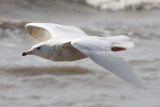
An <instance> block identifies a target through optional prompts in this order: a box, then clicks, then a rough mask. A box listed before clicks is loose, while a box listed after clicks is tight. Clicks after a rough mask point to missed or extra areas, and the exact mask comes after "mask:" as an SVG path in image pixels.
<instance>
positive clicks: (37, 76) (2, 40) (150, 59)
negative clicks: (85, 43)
mask: <svg viewBox="0 0 160 107" xmlns="http://www.w3.org/2000/svg"><path fill="white" fill-rule="evenodd" d="M8 7H10V8H8ZM159 17H160V12H159V10H158V9H157V10H143V11H117V12H111V11H101V10H97V9H94V8H92V7H89V6H88V5H86V4H85V3H84V2H81V1H76V2H73V1H72V0H62V1H59V0H57V1H56V0H53V1H51V0H46V1H43V0H39V1H38V0H37V1H36V0H35V1H34V2H33V1H30V0H26V1H18V0H13V1H10V0H2V1H0V50H1V52H0V59H1V60H0V89H1V91H0V106H5V107H51V106H54V107H124V106H125V107H135V106H136V107H159V106H160V102H159V100H160V91H159V90H160V86H159V80H160V74H159V71H160V67H159V65H160V56H159V53H160V49H159V47H160V42H159V41H160V36H159V35H160V30H159V29H160V18H159ZM27 22H51V23H59V24H66V25H73V26H77V27H80V28H81V29H83V30H84V31H86V32H87V33H88V34H90V35H97V36H115V35H119V34H126V35H128V36H130V37H131V38H132V39H133V41H135V44H136V47H135V48H134V49H130V50H128V51H126V52H122V53H119V54H122V56H123V57H124V58H126V60H128V61H129V62H130V64H132V66H133V67H134V71H135V72H136V73H137V75H138V76H139V77H140V78H141V79H142V80H143V83H144V85H146V87H147V88H148V89H147V90H141V89H139V88H137V87H135V86H132V85H130V84H128V83H127V82H125V81H123V80H121V79H120V78H118V77H116V76H114V75H113V74H112V73H110V72H108V71H106V70H104V69H103V68H101V67H100V66H98V65H96V64H95V63H94V62H92V61H90V60H89V59H84V60H80V61H75V62H58V63H57V62H52V61H48V60H45V59H42V58H39V57H36V56H27V57H22V56H21V54H22V52H23V51H24V50H27V49H29V48H30V47H31V46H32V45H33V44H35V42H34V41H33V40H32V38H30V37H29V36H28V35H27V34H26V32H25V30H24V25H25V23H27Z"/></svg>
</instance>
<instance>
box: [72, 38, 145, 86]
mask: <svg viewBox="0 0 160 107" xmlns="http://www.w3.org/2000/svg"><path fill="white" fill-rule="evenodd" d="M71 44H72V45H73V47H75V48H76V49H78V50H79V51H80V52H82V53H84V54H85V55H87V56H88V57H89V58H91V60H93V61H94V62H95V63H97V64H98V65H100V66H102V67H103V68H105V69H108V70H109V71H111V72H112V73H114V74H115V75H117V76H119V77H120V78H122V79H124V80H126V81H128V82H130V83H132V84H134V85H136V86H138V87H140V88H144V86H143V85H142V83H141V81H140V80H139V78H138V77H137V76H136V75H135V74H134V72H133V69H132V67H131V66H130V65H129V64H128V63H127V62H126V61H125V60H124V59H123V58H121V57H119V56H116V55H115V54H114V53H113V52H111V51H110V50H109V48H111V42H109V41H106V40H102V39H98V38H96V41H95V39H91V38H90V39H89V38H88V39H87V38H81V39H77V40H74V41H72V42H71ZM102 44H103V45H102ZM103 47H108V48H103Z"/></svg>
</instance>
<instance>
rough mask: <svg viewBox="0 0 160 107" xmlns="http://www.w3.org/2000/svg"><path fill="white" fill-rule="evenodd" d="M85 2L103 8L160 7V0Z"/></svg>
mask: <svg viewBox="0 0 160 107" xmlns="http://www.w3.org/2000/svg"><path fill="white" fill-rule="evenodd" d="M85 2H86V3H87V4H89V5H91V6H93V7H97V8H99V9H102V10H125V9H132V10H139V9H152V8H159V7H160V0H85Z"/></svg>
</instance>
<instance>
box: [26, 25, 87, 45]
mask: <svg viewBox="0 0 160 107" xmlns="http://www.w3.org/2000/svg"><path fill="white" fill-rule="evenodd" d="M25 28H26V30H27V32H28V33H29V35H30V36H31V37H32V38H33V39H34V40H36V41H37V42H44V41H47V40H49V39H52V38H55V39H59V40H61V41H63V42H69V41H71V40H72V39H75V38H77V37H82V36H87V35H86V33H85V32H83V31H82V30H81V29H79V28H77V27H73V26H65V25H58V24H52V23H29V24H27V25H26V26H25Z"/></svg>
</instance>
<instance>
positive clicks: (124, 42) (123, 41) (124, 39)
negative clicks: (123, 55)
mask: <svg viewBox="0 0 160 107" xmlns="http://www.w3.org/2000/svg"><path fill="white" fill-rule="evenodd" d="M106 39H107V40H109V41H111V42H112V47H122V48H132V47H134V42H132V41H131V38H129V37H128V36H126V35H119V36H115V37H107V38H106Z"/></svg>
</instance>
